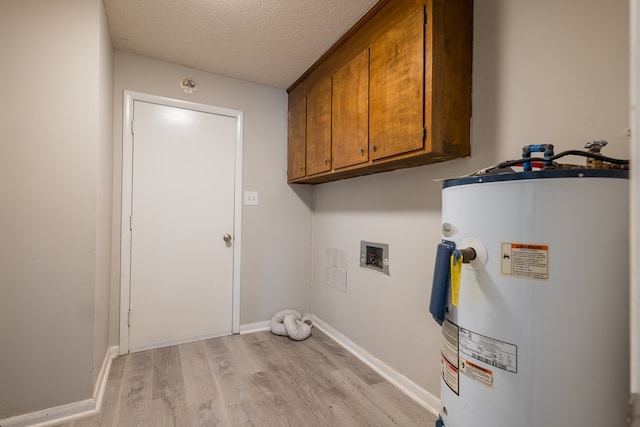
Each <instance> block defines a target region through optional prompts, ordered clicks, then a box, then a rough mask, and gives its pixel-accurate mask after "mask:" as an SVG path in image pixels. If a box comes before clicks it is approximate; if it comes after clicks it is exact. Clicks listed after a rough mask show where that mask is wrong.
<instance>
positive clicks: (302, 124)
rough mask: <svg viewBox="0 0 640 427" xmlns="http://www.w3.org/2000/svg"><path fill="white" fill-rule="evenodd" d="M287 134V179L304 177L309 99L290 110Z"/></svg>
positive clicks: (304, 99) (302, 100)
mask: <svg viewBox="0 0 640 427" xmlns="http://www.w3.org/2000/svg"><path fill="white" fill-rule="evenodd" d="M288 128H289V131H288V134H287V179H288V180H289V181H291V180H295V179H298V178H302V177H304V176H305V175H306V174H307V173H306V168H305V163H306V156H305V155H306V152H305V150H306V148H305V147H306V145H307V98H302V99H301V100H300V101H298V102H297V103H296V104H295V105H294V106H292V107H291V108H289V126H288Z"/></svg>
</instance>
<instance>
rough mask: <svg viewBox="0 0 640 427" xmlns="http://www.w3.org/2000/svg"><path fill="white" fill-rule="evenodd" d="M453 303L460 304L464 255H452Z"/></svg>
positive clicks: (455, 305) (454, 304)
mask: <svg viewBox="0 0 640 427" xmlns="http://www.w3.org/2000/svg"><path fill="white" fill-rule="evenodd" d="M450 264H451V304H452V305H453V306H454V307H457V306H458V298H459V297H460V275H461V274H462V257H461V256H456V254H453V255H451V258H450Z"/></svg>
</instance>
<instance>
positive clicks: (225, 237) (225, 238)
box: [222, 234, 231, 243]
mask: <svg viewBox="0 0 640 427" xmlns="http://www.w3.org/2000/svg"><path fill="white" fill-rule="evenodd" d="M222 240H224V241H225V243H229V242H230V241H231V234H225V235H224V236H222Z"/></svg>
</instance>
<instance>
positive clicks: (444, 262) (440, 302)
mask: <svg viewBox="0 0 640 427" xmlns="http://www.w3.org/2000/svg"><path fill="white" fill-rule="evenodd" d="M455 249H456V244H455V242H451V241H449V240H443V241H442V243H440V244H439V245H438V249H437V250H436V263H435V267H434V269H433V283H432V285H431V300H430V301H429V311H430V312H431V315H432V316H433V318H434V319H435V321H436V322H438V324H439V325H442V322H444V316H445V313H446V309H447V293H448V291H449V282H450V279H451V278H450V269H451V268H450V258H451V254H452V253H453V251H454V250H455Z"/></svg>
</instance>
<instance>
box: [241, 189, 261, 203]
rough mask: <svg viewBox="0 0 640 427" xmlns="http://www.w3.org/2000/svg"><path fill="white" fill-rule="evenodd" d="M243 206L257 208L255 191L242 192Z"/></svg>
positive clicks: (256, 193)
mask: <svg viewBox="0 0 640 427" xmlns="http://www.w3.org/2000/svg"><path fill="white" fill-rule="evenodd" d="M244 205H245V206H258V192H257V191H245V192H244Z"/></svg>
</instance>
